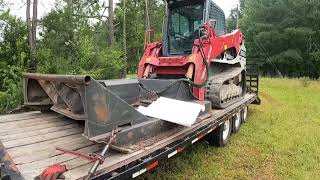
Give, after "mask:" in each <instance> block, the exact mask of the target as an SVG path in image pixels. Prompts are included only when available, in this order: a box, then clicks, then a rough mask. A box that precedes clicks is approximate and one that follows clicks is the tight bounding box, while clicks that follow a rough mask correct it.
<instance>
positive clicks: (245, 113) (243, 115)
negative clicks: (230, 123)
mask: <svg viewBox="0 0 320 180" xmlns="http://www.w3.org/2000/svg"><path fill="white" fill-rule="evenodd" d="M248 112H249V107H248V106H245V107H244V108H243V109H242V110H241V121H242V122H243V123H245V122H247V120H248Z"/></svg>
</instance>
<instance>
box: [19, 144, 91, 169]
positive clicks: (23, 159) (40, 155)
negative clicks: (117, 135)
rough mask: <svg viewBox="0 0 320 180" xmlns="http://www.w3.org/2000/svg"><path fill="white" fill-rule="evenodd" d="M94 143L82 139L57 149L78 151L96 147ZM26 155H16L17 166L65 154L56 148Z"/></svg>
mask: <svg viewBox="0 0 320 180" xmlns="http://www.w3.org/2000/svg"><path fill="white" fill-rule="evenodd" d="M94 144H95V143H94V142H91V141H88V140H87V139H81V140H78V141H74V142H69V143H67V144H62V145H57V146H56V147H60V148H65V149H68V150H78V149H82V148H85V147H88V146H92V145H94ZM67 145H68V147H66V146H67ZM24 152H25V153H20V154H16V156H15V157H14V160H15V163H16V164H25V163H30V162H34V161H38V160H42V159H45V158H48V157H53V156H57V155H61V154H63V152H61V151H58V150H56V148H52V147H49V148H42V149H37V150H29V151H24Z"/></svg>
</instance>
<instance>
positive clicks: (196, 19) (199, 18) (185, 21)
mask: <svg viewBox="0 0 320 180" xmlns="http://www.w3.org/2000/svg"><path fill="white" fill-rule="evenodd" d="M167 3H168V6H167V7H168V9H167V16H166V20H165V25H164V29H163V49H162V53H163V55H164V56H166V57H169V56H187V55H190V54H191V53H192V49H193V46H194V40H195V39H198V37H199V28H200V27H201V26H202V25H203V24H204V23H206V22H208V21H209V20H214V21H216V22H217V23H216V27H215V31H216V33H217V34H218V35H223V34H225V15H224V12H223V10H222V9H221V8H219V7H218V6H217V5H216V4H215V3H214V2H213V1H212V0H193V1H190V0H167Z"/></svg>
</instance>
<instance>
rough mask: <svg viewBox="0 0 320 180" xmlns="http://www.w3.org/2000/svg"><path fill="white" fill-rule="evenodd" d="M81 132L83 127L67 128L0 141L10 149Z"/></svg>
mask: <svg viewBox="0 0 320 180" xmlns="http://www.w3.org/2000/svg"><path fill="white" fill-rule="evenodd" d="M81 133H83V129H82V128H79V127H77V128H72V129H67V130H63V131H58V132H53V133H48V134H43V135H39V136H33V137H26V138H22V139H16V140H10V141H3V142H2V143H3V144H4V146H5V147H6V148H7V149H10V148H14V147H20V146H26V145H30V144H35V143H40V142H47V141H50V140H54V139H57V138H61V137H67V136H70V135H74V134H81Z"/></svg>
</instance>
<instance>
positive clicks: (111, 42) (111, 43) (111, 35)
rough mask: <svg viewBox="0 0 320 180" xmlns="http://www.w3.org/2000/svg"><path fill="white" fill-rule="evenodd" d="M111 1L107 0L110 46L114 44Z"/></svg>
mask: <svg viewBox="0 0 320 180" xmlns="http://www.w3.org/2000/svg"><path fill="white" fill-rule="evenodd" d="M113 17H114V13H113V0H109V17H108V22H109V43H110V45H113V43H114V26H113Z"/></svg>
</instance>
